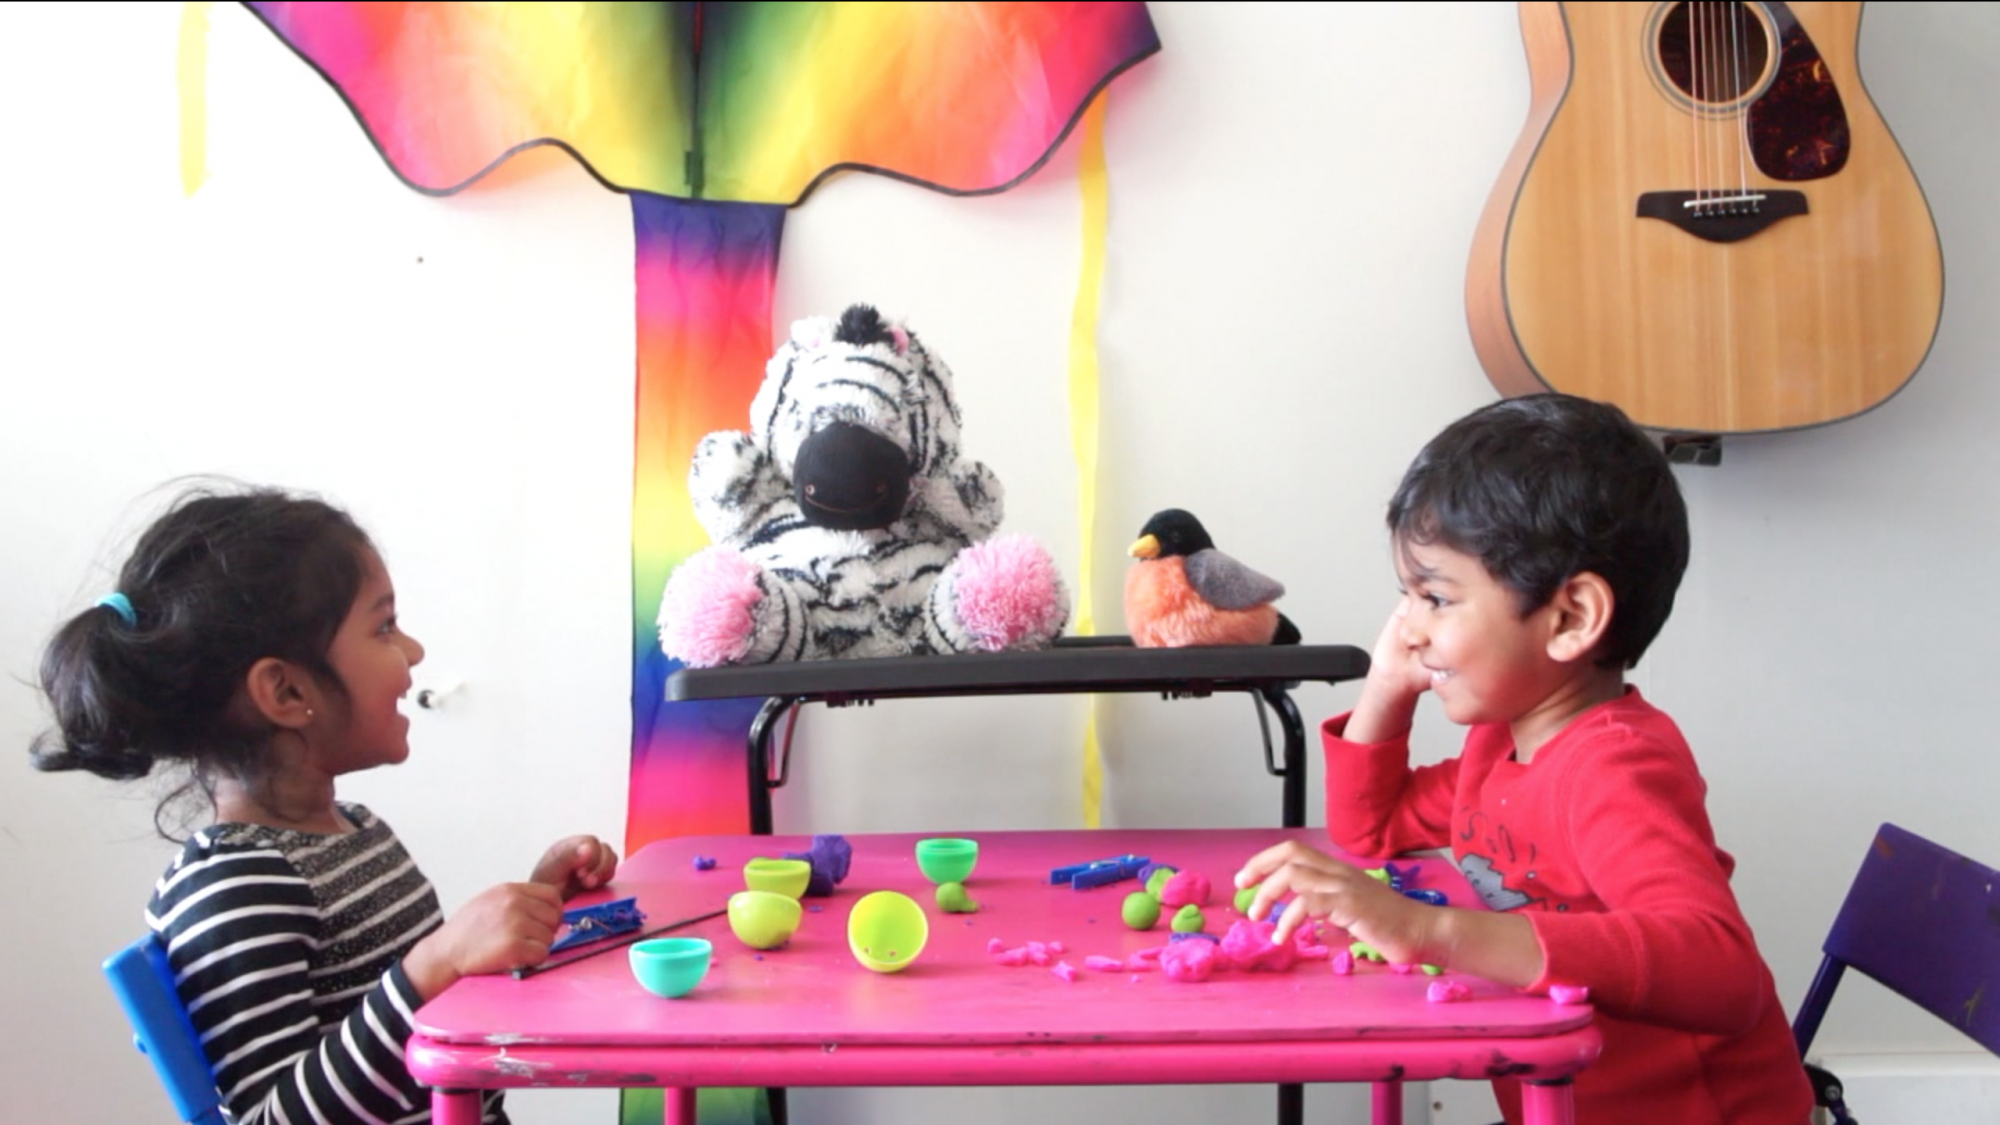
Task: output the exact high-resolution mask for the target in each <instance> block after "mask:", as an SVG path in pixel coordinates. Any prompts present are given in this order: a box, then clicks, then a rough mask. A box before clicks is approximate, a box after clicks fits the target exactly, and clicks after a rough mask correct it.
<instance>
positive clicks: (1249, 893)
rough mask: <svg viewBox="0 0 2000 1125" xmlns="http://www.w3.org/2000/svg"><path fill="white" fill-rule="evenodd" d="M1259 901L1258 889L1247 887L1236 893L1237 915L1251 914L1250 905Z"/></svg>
mask: <svg viewBox="0 0 2000 1125" xmlns="http://www.w3.org/2000/svg"><path fill="white" fill-rule="evenodd" d="M1256 901H1257V888H1256V887H1245V888H1243V889H1242V890H1240V891H1237V892H1236V913H1238V914H1245V915H1247V914H1249V913H1250V904H1251V903H1253V902H1256Z"/></svg>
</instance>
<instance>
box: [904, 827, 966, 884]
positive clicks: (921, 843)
mask: <svg viewBox="0 0 2000 1125" xmlns="http://www.w3.org/2000/svg"><path fill="white" fill-rule="evenodd" d="M978 862H979V841H977V840H955V839H948V838H944V837H937V838H933V839H929V840H918V841H917V870H919V871H922V872H923V873H924V878H926V879H929V880H930V881H931V882H933V883H963V882H965V881H966V879H968V878H970V877H971V875H972V869H973V867H974V866H975V865H976V864H978Z"/></svg>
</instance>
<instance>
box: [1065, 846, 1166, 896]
mask: <svg viewBox="0 0 2000 1125" xmlns="http://www.w3.org/2000/svg"><path fill="white" fill-rule="evenodd" d="M1151 862H1152V860H1150V859H1147V858H1146V857H1145V856H1142V855H1130V854H1127V855H1115V856H1111V857H1109V858H1107V859H1093V860H1091V861H1090V862H1089V863H1072V864H1070V865H1069V866H1068V867H1057V868H1053V869H1051V870H1050V871H1049V885H1050V886H1055V885H1056V884H1058V883H1068V884H1069V885H1070V886H1072V887H1074V888H1076V889H1077V890H1079V891H1082V890H1088V889H1090V888H1091V887H1101V886H1103V885H1105V884H1106V883H1116V882H1118V881H1119V880H1121V879H1130V878H1133V877H1134V876H1136V875H1138V873H1139V869H1140V868H1142V867H1144V866H1146V865H1147V864H1148V863H1151Z"/></svg>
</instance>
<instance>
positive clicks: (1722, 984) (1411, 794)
mask: <svg viewBox="0 0 2000 1125" xmlns="http://www.w3.org/2000/svg"><path fill="white" fill-rule="evenodd" d="M1347 718H1348V716H1346V715H1342V716H1340V717H1338V718H1335V719H1332V720H1329V721H1328V722H1327V723H1326V725H1325V726H1324V727H1323V728H1322V732H1321V733H1322V737H1323V740H1324V743H1325V748H1326V770H1327V774H1326V817H1327V831H1328V833H1329V835H1330V836H1331V837H1332V840H1333V842H1334V843H1335V844H1336V845H1337V846H1339V847H1341V848H1344V849H1346V850H1347V851H1349V852H1352V853H1353V854H1355V855H1360V856H1393V855H1397V854H1400V853H1403V852H1408V851H1417V850H1422V849H1426V848H1449V849H1450V850H1451V853H1452V855H1453V857H1454V858H1455V859H1456V860H1457V862H1458V866H1459V868H1460V870H1462V871H1463V872H1464V873H1465V875H1466V878H1468V879H1469V880H1471V882H1472V885H1473V887H1474V888H1475V889H1476V890H1477V891H1478V892H1479V894H1480V897H1482V898H1483V899H1484V900H1485V902H1486V905H1487V906H1489V907H1491V908H1493V909H1495V910H1509V911H1518V912H1519V913H1520V914H1521V915H1522V917H1524V918H1526V919H1527V920H1528V922H1529V924H1530V925H1532V926H1533V927H1534V931H1535V937H1536V940H1537V941H1539V942H1540V943H1541V947H1542V953H1543V955H1544V957H1545V958H1546V961H1547V968H1546V970H1545V971H1544V972H1543V974H1542V977H1541V979H1540V980H1538V981H1536V982H1534V984H1532V985H1530V986H1529V991H1531V992H1546V991H1547V989H1548V987H1549V986H1550V985H1552V984H1571V985H1584V986H1587V987H1588V988H1589V989H1590V999H1591V1002H1592V1003H1593V1004H1594V1005H1595V1006H1596V1009H1597V1023H1598V1026H1599V1028H1600V1029H1601V1030H1602V1031H1603V1034H1604V1054H1603V1056H1602V1057H1601V1058H1600V1059H1599V1060H1598V1062H1597V1063H1596V1064H1594V1065H1592V1066H1591V1067H1589V1068H1588V1069H1586V1070H1585V1071H1584V1072H1583V1073H1581V1074H1580V1075H1578V1076H1577V1080H1576V1104H1577V1120H1578V1121H1579V1122H1619V1123H1621V1125H1651V1123H1654V1122H1658V1123H1660V1125H1700V1123H1705V1122H1716V1123H1724V1122H1726V1123H1729V1125H1764V1123H1770V1125H1801V1123H1803V1122H1805V1121H1806V1120H1807V1119H1808V1117H1809V1116H1810V1115H1811V1112H1812V1091H1811V1088H1810V1086H1809V1085H1808V1084H1807V1082H1806V1078H1805V1072H1804V1069H1803V1068H1802V1067H1801V1066H1800V1064H1799V1056H1798V1051H1797V1048H1796V1047H1794V1045H1793V1041H1792V1035H1791V1030H1790V1027H1789V1026H1788V1025H1787V1023H1786V1019H1785V1013H1784V1009H1783V1007H1782V1006H1781V1005H1780V1004H1779V1002H1778V996H1777V988H1776V985H1775V984H1774V983H1773V981H1772V979H1771V973H1770V970H1769V969H1767V968H1766V967H1765V965H1764V960H1763V958H1762V957H1761V956H1760V955H1759V954H1758V952H1757V945H1756V941H1755V940H1754V939H1753V938H1752V937H1751V934H1750V927H1749V925H1748V924H1747V923H1746V922H1745V921H1744V919H1743V914H1742V911H1741V910H1739V909H1738V908H1737V905H1736V897H1735V895H1734V894H1733V893H1731V891H1730V889H1729V875H1730V872H1731V870H1732V869H1733V868H1734V866H1735V861H1734V860H1732V859H1731V858H1730V857H1729V855H1728V854H1727V853H1725V852H1724V851H1722V850H1721V849H1720V848H1718V847H1717V846H1716V843H1715V833H1714V832H1713V830H1712V829H1711V828H1710V826H1709V821H1708V811H1707V808H1706V806H1705V804H1704V799H1705V795H1706V792H1707V786H1706V785H1705V784H1704V783H1703V781H1702V779H1701V773H1700V771H1699V770H1697V769H1696V767H1695V762H1694V755H1693V753H1692V752H1691V751H1690V750H1689V749H1688V745H1687V741H1686V739H1684V738H1683V737H1682V736H1681V733H1680V730H1679V728H1678V727H1676V726H1675V725H1674V722H1673V720H1672V719H1669V718H1668V717H1667V716H1666V715H1665V714H1664V713H1663V712H1661V711H1660V710H1659V709H1657V708H1655V707H1653V706H1652V705H1651V704H1649V703H1647V702H1646V701H1645V700H1644V699H1642V698H1640V695H1639V693H1638V691H1637V690H1636V689H1633V688H1627V689H1626V693H1625V695H1624V696H1623V698H1620V699H1617V700H1613V701H1611V702H1609V703H1604V704H1600V705H1599V706H1597V707H1593V708H1591V709H1590V710H1588V711H1586V712H1584V713H1583V714H1581V715H1579V716H1577V717H1576V718H1575V719H1574V720H1572V721H1571V722H1570V724H1569V726H1567V727H1565V728H1564V729H1563V730H1562V731H1561V732H1560V733H1558V734H1557V735H1556V736H1555V737H1554V738H1552V739H1550V740H1549V741H1548V743H1547V744H1545V745H1544V746H1543V747H1542V748H1541V749H1540V750H1539V751H1537V752H1536V754H1535V756H1534V758H1533V760H1532V761H1531V762H1530V763H1529V764H1527V765H1522V764H1521V763H1519V762H1516V761H1514V760H1513V751H1514V746H1513V738H1512V735H1511V734H1510V733H1509V731H1508V728H1507V727H1506V725H1505V724H1491V725H1481V726H1475V727H1473V728H1472V729H1471V731H1470V733H1469V734H1468V735H1467V736H1466V740H1465V748H1464V750H1463V751H1462V752H1461V753H1460V754H1459V756H1458V757H1457V758H1454V759H1450V760H1448V761H1444V762H1439V763H1437V764H1436V765H1430V766H1422V767H1419V768H1417V769H1414V770H1413V769H1411V768H1410V764H1409V741H1408V739H1407V737H1405V738H1399V739H1395V740H1393V741H1389V742H1382V743H1374V744H1366V745H1364V744H1360V743H1353V742H1349V741H1347V740H1346V739H1345V738H1343V737H1342V732H1343V731H1344V730H1345V729H1346V725H1347ZM1494 1091H1495V1094H1496V1095H1497V1097H1498V1098H1499V1100H1500V1103H1501V1107H1502V1109H1503V1110H1504V1111H1505V1112H1506V1114H1507V1119H1508V1120H1509V1121H1515V1122H1518V1121H1519V1120H1520V1091H1519V1089H1518V1084H1517V1083H1516V1082H1514V1081H1512V1080H1497V1081H1495V1082H1494Z"/></svg>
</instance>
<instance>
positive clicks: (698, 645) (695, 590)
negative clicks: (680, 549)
mask: <svg viewBox="0 0 2000 1125" xmlns="http://www.w3.org/2000/svg"><path fill="white" fill-rule="evenodd" d="M762 576H763V569H762V568H761V567H759V566H758V565H757V564H756V563H753V562H751V561H750V560H749V559H746V558H744V557H743V556H742V555H741V554H738V553H737V552H735V551H733V550H730V549H729V548H727V547H706V548H703V549H702V550H701V551H698V552H696V553H695V554H694V556H693V557H691V558H689V559H688V560H687V561H686V562H684V563H682V564H681V565H680V566H679V567H678V568H676V569H675V570H674V572H673V574H672V575H670V576H669V577H668V578H667V588H666V591H665V593H664V594H662V595H661V597H660V616H659V626H660V649H661V651H663V652H665V653H666V654H667V655H668V656H670V657H672V658H673V659H675V660H678V661H680V662H681V663H683V664H686V665H687V666H688V667H690V668H714V667H718V666H720V665H724V664H742V663H747V662H751V661H752V660H753V659H757V658H758V657H757V654H756V652H755V649H756V647H757V645H756V642H757V640H758V634H759V622H758V609H759V607H760V606H762V605H763V604H764V603H765V601H766V598H765V596H764V586H763V582H762ZM761 659H765V660H768V659H770V657H769V655H768V654H766V655H764V656H762V657H761Z"/></svg>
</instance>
